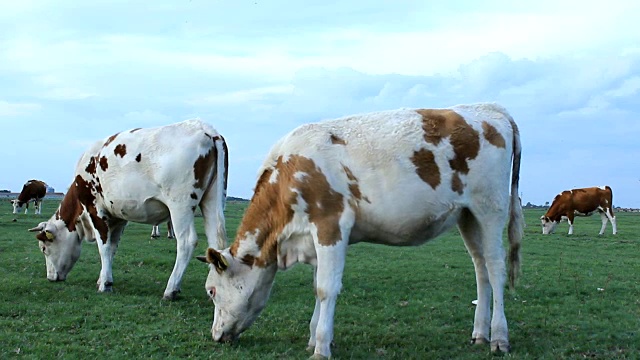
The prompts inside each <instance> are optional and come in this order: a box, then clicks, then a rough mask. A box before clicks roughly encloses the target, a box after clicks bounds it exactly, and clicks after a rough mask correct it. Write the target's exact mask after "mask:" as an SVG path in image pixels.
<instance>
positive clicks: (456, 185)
mask: <svg viewBox="0 0 640 360" xmlns="http://www.w3.org/2000/svg"><path fill="white" fill-rule="evenodd" d="M451 190H453V191H455V192H457V193H458V194H460V195H462V193H463V192H464V184H463V183H462V180H461V179H460V175H458V173H457V172H456V173H453V177H452V178H451Z"/></svg>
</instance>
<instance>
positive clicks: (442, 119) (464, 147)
mask: <svg viewBox="0 0 640 360" xmlns="http://www.w3.org/2000/svg"><path fill="white" fill-rule="evenodd" d="M417 112H418V113H419V114H420V115H421V116H422V129H423V130H424V139H425V141H426V142H428V143H431V144H434V145H438V144H440V142H441V141H442V140H443V139H445V138H449V142H450V143H451V146H453V152H454V158H453V159H451V160H449V165H450V166H451V169H453V170H454V171H459V172H461V173H463V174H466V173H468V172H469V165H468V163H467V160H471V159H475V157H476V156H478V152H479V151H480V137H479V134H478V132H477V131H476V130H475V129H474V128H472V127H471V125H469V124H468V123H467V122H466V121H465V120H464V118H463V117H462V116H460V115H459V114H458V113H456V112H455V111H453V110H446V109H435V110H434V109H423V110H417Z"/></svg>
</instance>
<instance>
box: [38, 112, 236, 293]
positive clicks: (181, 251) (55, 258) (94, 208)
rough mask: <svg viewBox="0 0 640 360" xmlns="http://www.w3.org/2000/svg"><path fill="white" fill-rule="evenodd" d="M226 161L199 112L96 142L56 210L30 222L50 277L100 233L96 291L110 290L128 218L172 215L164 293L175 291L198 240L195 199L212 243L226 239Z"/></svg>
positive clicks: (58, 275)
mask: <svg viewBox="0 0 640 360" xmlns="http://www.w3.org/2000/svg"><path fill="white" fill-rule="evenodd" d="M227 168H228V157H227V147H226V143H225V141H224V138H223V137H222V136H221V135H220V134H218V132H217V131H216V130H215V129H214V128H213V127H211V126H210V125H208V124H206V123H204V122H202V121H200V120H198V119H196V120H186V121H183V122H180V123H176V124H172V125H168V126H164V127H158V128H150V129H133V130H129V131H124V132H121V133H118V134H115V135H113V136H111V137H109V138H106V139H104V140H100V141H98V142H96V143H95V144H94V145H93V146H91V148H90V149H89V150H87V151H86V152H85V153H84V155H82V157H81V158H80V160H79V162H78V164H77V167H76V172H75V175H74V179H73V182H72V183H71V186H70V187H69V190H68V192H67V193H66V195H65V196H64V198H63V199H62V202H61V203H60V206H59V207H58V210H57V211H56V212H55V214H54V215H53V216H52V217H51V219H49V221H47V222H42V223H40V224H39V225H38V226H37V227H35V228H33V229H30V231H38V232H39V233H38V235H37V236H36V238H37V239H38V240H39V244H40V249H41V250H42V252H43V253H44V255H45V260H46V264H47V278H48V279H49V280H51V281H61V280H64V279H65V278H66V277H67V274H68V273H69V271H70V270H71V269H72V268H73V266H74V264H75V263H76V261H77V260H78V258H79V257H80V250H81V242H82V239H85V240H88V241H96V240H97V243H98V250H99V252H100V259H101V262H102V270H101V271H100V277H99V278H98V291H100V292H105V291H111V290H112V285H113V277H112V271H111V264H112V261H113V256H114V254H115V252H116V249H117V247H118V243H119V241H120V237H121V235H122V233H123V231H124V228H125V225H126V224H127V222H128V221H134V222H139V223H145V224H152V225H156V224H159V223H161V222H165V221H167V220H168V219H169V217H171V222H172V224H173V228H174V231H175V235H176V239H177V241H176V245H177V254H176V262H175V266H174V268H173V271H172V272H171V276H170V277H169V281H168V283H167V287H166V290H165V291H164V298H165V299H173V298H175V296H176V294H177V293H178V292H179V291H180V283H181V281H182V275H183V274H184V271H185V269H186V267H187V264H188V263H189V260H190V259H191V256H192V254H193V249H194V248H195V246H196V242H197V233H196V228H195V225H194V213H195V210H196V207H197V206H199V207H200V209H201V210H202V214H203V218H204V228H205V234H206V237H207V240H208V244H209V246H210V247H214V248H223V247H224V245H225V243H226V234H225V230H224V229H225V228H224V225H225V220H224V214H223V209H224V202H225V197H226V186H227V185H226V183H227Z"/></svg>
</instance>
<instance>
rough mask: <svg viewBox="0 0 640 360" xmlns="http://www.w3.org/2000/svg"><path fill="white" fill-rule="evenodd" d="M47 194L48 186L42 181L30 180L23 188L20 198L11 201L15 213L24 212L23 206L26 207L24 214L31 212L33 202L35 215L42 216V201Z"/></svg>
mask: <svg viewBox="0 0 640 360" xmlns="http://www.w3.org/2000/svg"><path fill="white" fill-rule="evenodd" d="M46 193H47V184H45V183H44V182H43V181H40V180H29V181H27V182H26V183H25V184H24V185H23V186H22V191H21V192H20V195H18V198H17V199H15V200H10V201H11V203H12V204H13V213H14V214H17V213H19V212H20V211H22V206H25V209H24V213H25V214H26V213H27V211H28V210H29V202H30V201H33V205H34V207H35V213H36V215H37V214H40V213H41V212H42V199H43V198H44V196H45V194H46Z"/></svg>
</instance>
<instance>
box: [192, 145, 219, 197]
mask: <svg viewBox="0 0 640 360" xmlns="http://www.w3.org/2000/svg"><path fill="white" fill-rule="evenodd" d="M217 160H218V150H217V148H216V146H215V144H213V145H212V146H211V148H209V151H208V152H207V153H206V154H204V155H200V156H199V157H198V159H196V162H195V163H194V164H193V177H194V178H195V180H196V182H195V184H193V186H194V187H197V188H199V189H203V190H204V189H205V188H206V186H207V185H208V184H209V182H208V181H209V178H207V174H210V173H211V172H213V174H214V175H216V173H215V169H216V163H217Z"/></svg>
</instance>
